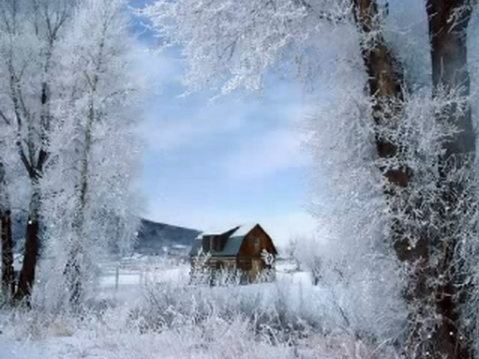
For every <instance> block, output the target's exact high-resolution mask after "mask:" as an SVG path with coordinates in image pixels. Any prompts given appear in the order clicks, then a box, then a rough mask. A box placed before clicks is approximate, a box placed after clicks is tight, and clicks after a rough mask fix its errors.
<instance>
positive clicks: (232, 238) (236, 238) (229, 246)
mask: <svg viewBox="0 0 479 359" xmlns="http://www.w3.org/2000/svg"><path fill="white" fill-rule="evenodd" d="M257 225H258V224H257V223H250V224H244V225H241V226H236V227H233V228H231V229H229V230H227V231H221V230H220V231H218V230H216V231H214V232H210V231H208V232H205V233H202V234H200V235H198V236H197V237H196V239H195V240H194V241H193V246H192V247H191V252H190V255H191V256H197V255H198V254H200V253H201V251H202V249H203V236H211V235H225V236H226V242H225V245H224V246H223V249H222V250H221V251H215V250H211V251H210V252H211V255H212V256H214V257H232V256H236V255H237V254H238V253H239V251H240V247H241V244H242V243H243V239H244V237H245V236H247V235H248V233H249V232H251V231H252V230H253V228H254V227H256V226H257Z"/></svg>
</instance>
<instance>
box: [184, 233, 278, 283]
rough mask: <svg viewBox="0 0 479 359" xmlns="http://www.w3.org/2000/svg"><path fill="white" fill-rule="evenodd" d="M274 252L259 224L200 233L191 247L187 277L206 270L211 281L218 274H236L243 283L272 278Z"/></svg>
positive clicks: (269, 239)
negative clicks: (189, 271)
mask: <svg viewBox="0 0 479 359" xmlns="http://www.w3.org/2000/svg"><path fill="white" fill-rule="evenodd" d="M277 253H278V252H277V251H276V248H275V246H274V244H273V240H272V239H271V237H270V236H269V234H268V233H266V231H265V230H264V229H263V227H261V226H260V225H259V224H250V225H242V226H237V227H234V228H232V229H229V230H226V231H224V232H223V231H220V232H215V233H202V234H200V235H198V237H196V239H195V240H194V243H193V246H192V248H191V252H190V259H191V276H192V278H193V277H194V276H195V275H196V274H197V273H198V272H202V273H204V272H205V270H206V272H207V273H210V277H211V278H214V277H215V276H216V275H217V273H218V272H220V271H221V272H226V273H236V274H239V276H240V278H241V282H243V283H244V282H248V283H251V282H254V281H256V280H257V279H258V278H260V277H268V278H273V277H274V267H273V264H274V260H275V258H276V255H277ZM211 281H213V279H211Z"/></svg>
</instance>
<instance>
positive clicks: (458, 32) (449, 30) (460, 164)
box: [427, 0, 477, 358]
mask: <svg viewBox="0 0 479 359" xmlns="http://www.w3.org/2000/svg"><path fill="white" fill-rule="evenodd" d="M427 13H428V18H429V36H430V42H431V62H432V81H433V96H444V95H446V96H447V95H450V94H453V96H454V98H456V99H457V102H453V103H452V104H448V105H447V106H445V107H444V108H443V111H441V112H440V113H439V114H438V116H437V121H438V122H439V123H440V124H442V125H445V126H447V127H450V126H452V127H454V128H456V129H457V130H458V132H457V133H455V134H453V135H451V136H450V137H449V138H447V139H446V140H445V141H444V142H443V144H442V147H443V149H444V153H443V154H442V155H439V159H438V163H439V176H440V178H439V183H438V190H439V201H440V202H441V204H440V206H438V207H439V209H440V210H439V213H438V214H439V216H438V217H439V218H440V222H441V224H442V225H441V227H440V232H439V233H438V235H437V238H436V243H437V247H438V248H436V252H437V255H438V257H439V258H440V261H439V263H440V264H439V265H437V266H436V267H435V268H434V274H435V277H437V278H444V280H443V281H442V282H441V283H439V284H438V285H437V286H436V287H434V298H435V301H436V308H437V312H438V314H439V324H438V327H437V333H436V336H437V341H436V343H435V344H436V346H435V349H436V350H437V353H438V355H442V356H445V357H448V358H472V357H473V350H472V346H471V338H469V335H470V334H471V333H464V331H463V330H462V328H461V324H460V322H459V321H460V316H459V314H460V313H459V308H458V306H459V298H460V296H461V295H462V294H463V293H460V292H459V288H464V283H463V280H464V273H461V274H460V273H459V268H458V266H460V265H461V263H460V259H458V258H457V256H456V255H455V253H454V252H455V250H456V249H457V246H458V243H459V239H460V238H459V236H460V235H461V233H464V231H467V230H468V229H467V228H461V226H463V225H464V222H465V221H464V218H470V217H471V216H472V215H473V213H472V211H473V210H474V209H475V203H476V201H477V198H475V197H476V195H475V190H474V187H475V186H474V182H475V180H476V178H475V173H474V160H475V151H476V145H475V144H476V136H475V131H474V128H473V123H472V119H471V108H470V103H469V98H468V97H469V94H470V78H469V71H468V65H467V43H466V42H467V29H468V24H469V20H470V18H471V13H472V3H469V2H468V0H451V1H447V2H445V1H441V0H428V2H427ZM459 173H462V175H458V174H459ZM466 275H467V274H466ZM467 290H469V291H470V290H471V288H470V287H468V288H467ZM466 295H467V294H466ZM461 337H462V338H461Z"/></svg>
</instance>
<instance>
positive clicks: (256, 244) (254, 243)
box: [253, 237, 259, 251]
mask: <svg viewBox="0 0 479 359" xmlns="http://www.w3.org/2000/svg"><path fill="white" fill-rule="evenodd" d="M253 246H254V250H255V251H259V238H258V237H253Z"/></svg>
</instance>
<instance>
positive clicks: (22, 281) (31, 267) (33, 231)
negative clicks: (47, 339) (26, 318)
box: [14, 183, 40, 305]
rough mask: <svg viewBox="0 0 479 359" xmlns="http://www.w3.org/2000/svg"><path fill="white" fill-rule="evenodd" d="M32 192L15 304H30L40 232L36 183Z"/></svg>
mask: <svg viewBox="0 0 479 359" xmlns="http://www.w3.org/2000/svg"><path fill="white" fill-rule="evenodd" d="M33 188H34V192H33V194H32V197H31V199H30V211H29V215H28V222H27V228H26V231H25V250H24V255H23V265H22V269H21V271H20V278H19V280H18V286H17V290H16V292H15V296H14V299H15V301H17V302H20V301H22V300H26V301H27V304H28V305H29V304H30V295H31V290H32V288H33V285H34V283H35V269H36V265H37V258H38V250H39V234H40V233H39V232H40V222H39V218H38V216H39V213H40V190H39V188H38V183H35V184H33Z"/></svg>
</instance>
